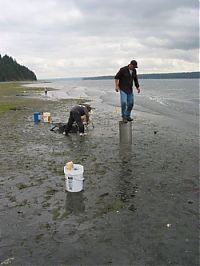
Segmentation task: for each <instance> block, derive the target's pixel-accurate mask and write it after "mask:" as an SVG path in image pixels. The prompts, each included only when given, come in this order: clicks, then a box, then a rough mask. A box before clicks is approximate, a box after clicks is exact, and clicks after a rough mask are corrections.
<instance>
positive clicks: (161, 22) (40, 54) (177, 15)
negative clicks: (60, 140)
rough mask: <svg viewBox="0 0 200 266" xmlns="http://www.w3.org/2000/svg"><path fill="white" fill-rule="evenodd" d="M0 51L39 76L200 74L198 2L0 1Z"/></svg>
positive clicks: (2, 54) (197, 0)
mask: <svg viewBox="0 0 200 266" xmlns="http://www.w3.org/2000/svg"><path fill="white" fill-rule="evenodd" d="M0 7H1V12H0V54H1V56H4V55H5V54H7V55H9V56H11V57H12V58H13V59H16V61H17V62H18V63H19V64H21V65H25V66H27V67H28V68H29V69H31V70H32V71H34V73H35V74H36V76H37V78H38V79H47V78H65V77H92V76H102V75H115V74H116V72H117V71H118V70H119V68H121V67H123V66H125V65H128V64H129V63H130V61H131V60H132V59H135V60H137V62H138V70H137V71H138V73H139V74H144V73H169V72H192V71H199V0H43V1H41V0H34V1H32V0H6V1H5V0H0Z"/></svg>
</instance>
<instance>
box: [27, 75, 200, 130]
mask: <svg viewBox="0 0 200 266" xmlns="http://www.w3.org/2000/svg"><path fill="white" fill-rule="evenodd" d="M47 82H49V83H37V84H34V86H37V87H51V88H55V89H56V90H54V91H49V92H48V98H49V99H67V98H86V99H88V100H90V101H92V102H91V104H92V105H93V106H95V107H96V108H97V109H98V108H99V109H101V110H113V107H118V108H120V101H119V93H116V92H115V89H114V80H79V79H77V80H75V79H74V80H73V79H72V80H71V79H55V80H47ZM29 86H33V85H32V84H30V85H29ZM140 87H141V89H142V90H141V93H140V94H138V93H137V91H136V90H135V106H134V109H135V110H137V111H139V112H141V113H145V115H152V114H154V115H157V116H156V117H157V119H158V120H159V119H160V120H161V121H163V116H164V117H165V118H167V119H166V120H169V119H173V122H174V124H176V125H177V126H178V125H181V126H182V127H184V128H186V127H187V128H191V127H192V128H195V129H196V131H197V129H198V121H199V89H198V88H199V80H198V79H155V80H152V79H150V80H147V79H144V80H140ZM171 122H172V120H171Z"/></svg>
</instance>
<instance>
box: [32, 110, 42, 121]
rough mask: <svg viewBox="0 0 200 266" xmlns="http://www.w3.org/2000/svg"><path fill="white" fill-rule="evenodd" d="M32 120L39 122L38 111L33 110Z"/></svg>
mask: <svg viewBox="0 0 200 266" xmlns="http://www.w3.org/2000/svg"><path fill="white" fill-rule="evenodd" d="M33 121H34V122H36V123H37V122H40V113H39V112H35V113H34V115H33Z"/></svg>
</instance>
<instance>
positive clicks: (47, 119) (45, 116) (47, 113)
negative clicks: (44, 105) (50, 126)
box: [42, 112, 51, 123]
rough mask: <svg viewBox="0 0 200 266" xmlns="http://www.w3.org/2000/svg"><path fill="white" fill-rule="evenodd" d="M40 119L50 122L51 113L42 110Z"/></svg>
mask: <svg viewBox="0 0 200 266" xmlns="http://www.w3.org/2000/svg"><path fill="white" fill-rule="evenodd" d="M42 119H43V122H45V123H50V122H51V113H49V112H44V113H43V114H42Z"/></svg>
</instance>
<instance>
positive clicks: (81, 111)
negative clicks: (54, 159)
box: [65, 105, 91, 136]
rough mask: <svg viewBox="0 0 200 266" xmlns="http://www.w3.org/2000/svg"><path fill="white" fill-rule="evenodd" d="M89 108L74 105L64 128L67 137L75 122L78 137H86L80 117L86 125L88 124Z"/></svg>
mask: <svg viewBox="0 0 200 266" xmlns="http://www.w3.org/2000/svg"><path fill="white" fill-rule="evenodd" d="M90 111H91V107H90V106H89V105H75V106H73V107H72V109H71V111H70V115H69V120H68V123H67V125H66V128H65V134H66V135H68V133H69V131H70V130H71V129H72V125H73V123H74V122H75V121H76V123H77V125H78V128H79V132H80V136H83V135H86V133H85V132H84V124H83V121H82V118H81V117H82V116H85V117H86V123H87V124H88V123H89V112H90Z"/></svg>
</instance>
